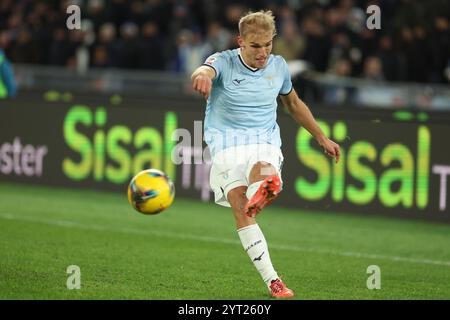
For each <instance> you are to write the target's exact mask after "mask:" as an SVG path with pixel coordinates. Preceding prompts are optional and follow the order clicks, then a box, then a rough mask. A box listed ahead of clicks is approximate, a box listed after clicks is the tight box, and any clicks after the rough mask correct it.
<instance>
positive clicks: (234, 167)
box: [209, 144, 284, 207]
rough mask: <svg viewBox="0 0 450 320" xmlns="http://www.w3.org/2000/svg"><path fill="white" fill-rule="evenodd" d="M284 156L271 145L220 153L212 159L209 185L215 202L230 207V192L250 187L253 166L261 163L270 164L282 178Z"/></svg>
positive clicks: (228, 150) (240, 147)
mask: <svg viewBox="0 0 450 320" xmlns="http://www.w3.org/2000/svg"><path fill="white" fill-rule="evenodd" d="M283 160H284V157H283V154H282V152H281V149H280V147H278V146H274V145H271V144H251V145H239V146H236V147H231V148H227V149H225V150H221V151H219V152H218V153H217V154H216V155H215V156H214V157H213V158H212V167H211V173H210V176H209V183H210V185H211V189H212V190H213V191H214V197H215V202H216V203H217V204H220V205H222V206H226V207H230V204H229V203H228V198H227V194H228V192H229V191H230V190H232V189H234V188H236V187H240V186H248V185H249V182H248V177H249V174H250V171H251V170H252V168H253V165H254V164H255V163H257V162H259V161H264V162H268V163H270V164H271V165H272V166H274V167H275V170H276V171H277V174H278V176H279V177H280V178H281V168H282V165H283Z"/></svg>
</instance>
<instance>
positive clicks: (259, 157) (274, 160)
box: [245, 144, 283, 217]
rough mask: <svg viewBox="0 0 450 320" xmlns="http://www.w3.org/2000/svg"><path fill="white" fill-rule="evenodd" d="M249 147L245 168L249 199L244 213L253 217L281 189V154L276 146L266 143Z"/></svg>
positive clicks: (270, 201)
mask: <svg viewBox="0 0 450 320" xmlns="http://www.w3.org/2000/svg"><path fill="white" fill-rule="evenodd" d="M249 149H250V150H249V151H250V152H251V157H250V159H249V162H248V165H247V169H246V177H247V180H248V183H249V186H248V189H247V197H248V199H249V201H248V203H247V205H246V207H245V213H246V214H247V215H248V216H250V217H254V216H255V215H256V214H258V213H259V212H260V211H261V210H262V209H263V208H264V207H266V206H268V205H269V204H271V203H272V201H273V200H274V199H275V198H276V197H278V195H279V193H280V192H281V190H282V180H281V167H282V164H283V154H282V152H281V150H280V148H279V147H278V146H274V145H268V144H259V145H251V146H249Z"/></svg>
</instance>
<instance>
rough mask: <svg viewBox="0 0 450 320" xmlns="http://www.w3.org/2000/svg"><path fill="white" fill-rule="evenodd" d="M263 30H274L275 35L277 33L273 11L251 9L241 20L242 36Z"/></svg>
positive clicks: (240, 31)
mask: <svg viewBox="0 0 450 320" xmlns="http://www.w3.org/2000/svg"><path fill="white" fill-rule="evenodd" d="M261 31H272V34H273V35H274V36H275V35H276V34H277V30H276V27H275V17H274V16H273V14H272V11H270V10H267V11H264V10H261V11H258V12H251V11H250V12H249V13H247V14H246V15H245V16H243V17H242V18H241V19H240V20H239V34H240V35H241V37H245V36H246V35H247V34H249V33H259V32H261Z"/></svg>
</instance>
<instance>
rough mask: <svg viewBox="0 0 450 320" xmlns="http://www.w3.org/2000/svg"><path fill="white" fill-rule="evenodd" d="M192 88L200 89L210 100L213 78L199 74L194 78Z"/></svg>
mask: <svg viewBox="0 0 450 320" xmlns="http://www.w3.org/2000/svg"><path fill="white" fill-rule="evenodd" d="M192 88H193V89H194V90H195V91H198V92H199V93H200V94H201V95H202V96H203V97H204V98H205V100H208V97H209V94H210V93H211V88H212V81H211V78H210V77H208V76H207V75H204V74H199V75H198V76H196V77H195V78H194V81H192Z"/></svg>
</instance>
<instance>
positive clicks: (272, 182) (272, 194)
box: [244, 176, 281, 217]
mask: <svg viewBox="0 0 450 320" xmlns="http://www.w3.org/2000/svg"><path fill="white" fill-rule="evenodd" d="M280 191H281V179H280V178H279V177H278V176H270V177H267V178H266V179H264V181H263V182H261V185H260V186H259V188H258V191H256V193H255V194H254V195H253V197H252V198H251V199H250V200H249V201H248V202H247V204H246V205H245V207H244V212H245V214H246V215H247V216H249V217H254V216H256V215H257V214H258V213H259V212H260V211H261V210H262V209H263V208H264V207H266V206H268V205H269V204H271V203H272V201H273V200H274V199H275V198H276V197H278V194H279V193H280Z"/></svg>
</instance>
